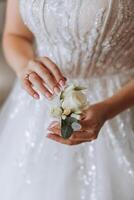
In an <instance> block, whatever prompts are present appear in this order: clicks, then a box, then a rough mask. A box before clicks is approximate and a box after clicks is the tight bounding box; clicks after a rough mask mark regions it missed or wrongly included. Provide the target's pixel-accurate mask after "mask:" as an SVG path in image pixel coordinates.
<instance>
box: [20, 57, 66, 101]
mask: <svg viewBox="0 0 134 200" xmlns="http://www.w3.org/2000/svg"><path fill="white" fill-rule="evenodd" d="M19 78H20V80H21V82H22V86H23V88H24V89H25V90H26V91H27V92H28V93H29V95H31V96H32V97H33V98H35V99H39V92H40V93H41V94H43V95H44V96H45V97H46V98H48V99H51V98H52V96H53V95H54V94H57V93H59V92H60V90H61V87H63V86H64V85H65V82H66V78H65V77H64V76H63V74H62V73H61V71H60V69H59V68H58V66H57V65H56V64H55V63H54V62H52V61H51V60H50V59H49V58H48V57H42V58H36V59H35V60H30V61H29V62H28V65H27V66H26V67H25V68H24V70H23V71H21V73H20V75H19ZM35 88H36V89H35Z"/></svg>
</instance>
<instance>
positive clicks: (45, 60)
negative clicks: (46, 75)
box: [39, 57, 66, 86]
mask: <svg viewBox="0 0 134 200" xmlns="http://www.w3.org/2000/svg"><path fill="white" fill-rule="evenodd" d="M39 60H40V61H41V62H42V63H43V64H44V65H45V66H46V67H47V68H48V69H49V70H50V71H51V73H52V74H53V75H54V77H55V79H56V81H57V83H59V84H60V86H65V82H66V78H65V77H64V76H63V75H62V73H61V71H60V69H59V68H58V66H57V65H56V64H55V63H54V62H53V61H51V60H50V59H49V58H48V57H44V58H39Z"/></svg>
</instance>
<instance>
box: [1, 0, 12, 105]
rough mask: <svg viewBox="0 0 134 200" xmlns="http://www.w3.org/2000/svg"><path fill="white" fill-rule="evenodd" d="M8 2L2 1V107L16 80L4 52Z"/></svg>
mask: <svg viewBox="0 0 134 200" xmlns="http://www.w3.org/2000/svg"><path fill="white" fill-rule="evenodd" d="M5 12H6V1H5V0H0V107H1V106H2V104H3V103H4V101H5V99H6V98H7V96H8V94H9V91H10V90H11V88H12V85H13V81H14V79H15V75H14V72H13V71H12V69H11V68H10V67H9V66H8V64H7V63H6V61H5V59H4V56H3V52H2V44H1V42H2V32H3V27H4V22H5Z"/></svg>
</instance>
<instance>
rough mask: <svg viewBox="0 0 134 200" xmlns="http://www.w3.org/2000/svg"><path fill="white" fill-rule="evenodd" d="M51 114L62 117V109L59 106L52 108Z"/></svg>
mask: <svg viewBox="0 0 134 200" xmlns="http://www.w3.org/2000/svg"><path fill="white" fill-rule="evenodd" d="M51 115H52V116H53V117H61V115H62V109H61V108H58V107H55V108H52V110H51Z"/></svg>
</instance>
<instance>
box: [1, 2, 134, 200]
mask: <svg viewBox="0 0 134 200" xmlns="http://www.w3.org/2000/svg"><path fill="white" fill-rule="evenodd" d="M20 12H21V15H22V18H23V20H24V23H25V24H26V25H27V26H28V27H29V29H30V30H31V31H32V32H33V34H34V35H35V39H36V50H37V51H36V52H37V55H39V56H47V57H49V58H50V59H51V60H53V61H54V62H55V63H56V64H57V65H58V66H59V67H60V69H61V70H62V72H63V73H64V75H65V76H66V77H67V78H68V79H69V81H71V82H72V81H77V82H79V83H80V84H86V86H87V88H88V92H87V96H88V99H89V101H90V102H91V103H95V102H99V101H102V100H104V99H106V98H107V97H109V96H111V95H113V94H114V93H115V92H116V91H117V90H118V89H120V88H121V87H122V86H123V85H124V84H126V83H127V82H128V81H129V80H131V79H132V78H134V1H133V0H20ZM11 23H13V22H11ZM50 107H51V101H48V100H46V99H45V98H43V97H42V98H41V99H40V100H39V101H37V100H34V99H33V98H32V97H30V96H29V95H28V94H27V93H26V92H25V91H24V90H23V89H22V88H21V86H20V83H19V81H18V80H17V81H16V83H15V86H14V88H13V91H12V92H11V95H10V97H9V98H8V100H7V101H6V103H5V105H4V107H3V109H2V111H1V117H0V200H119V199H121V200H133V199H134V124H133V117H134V116H133V112H132V109H131V110H130V109H128V110H127V111H125V112H123V113H122V114H120V115H118V116H117V117H115V118H114V119H112V120H110V121H108V122H106V124H105V125H104V126H103V128H102V130H101V131H100V134H99V137H98V139H97V140H96V141H93V142H91V143H85V144H81V145H78V146H71V147H70V146H65V145H62V144H58V143H56V142H54V141H51V140H49V139H47V138H46V135H47V132H48V131H47V127H48V125H49V123H50V122H51V120H52V119H51V118H50V116H49V113H48V111H49V109H50Z"/></svg>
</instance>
